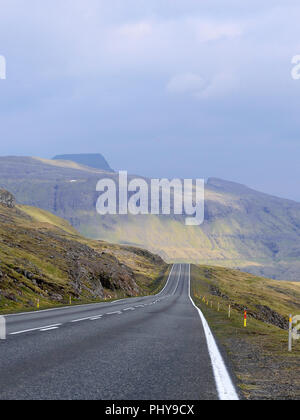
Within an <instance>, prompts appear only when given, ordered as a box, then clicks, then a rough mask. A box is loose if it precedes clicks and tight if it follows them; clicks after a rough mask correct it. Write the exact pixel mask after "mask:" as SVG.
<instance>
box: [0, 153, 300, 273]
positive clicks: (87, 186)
mask: <svg viewBox="0 0 300 420" xmlns="http://www.w3.org/2000/svg"><path fill="white" fill-rule="evenodd" d="M102 178H111V179H113V180H115V181H116V182H117V181H118V174H116V173H111V172H103V171H101V170H99V169H95V168H90V167H86V166H82V165H80V164H78V163H75V162H70V161H59V160H57V161H55V160H45V159H40V158H26V157H2V158H1V157H0V187H3V188H6V189H7V190H9V191H11V192H13V193H14V195H15V196H16V199H17V201H18V202H19V203H25V204H27V205H30V206H36V207H39V208H42V209H45V210H47V211H49V212H51V213H53V214H55V215H56V216H59V217H62V218H64V219H66V220H68V221H69V222H70V223H71V225H72V226H73V227H75V228H76V229H78V231H79V232H80V233H81V234H82V235H84V236H86V237H89V238H93V239H102V240H107V241H109V242H113V243H120V244H130V245H134V246H139V247H143V248H146V249H148V250H149V251H151V252H154V253H155V254H159V255H160V256H162V257H163V258H164V259H165V260H167V261H170V262H171V261H175V262H176V261H182V262H194V263H197V264H208V265H215V266H225V267H230V268H238V269H241V270H244V271H248V272H250V273H252V274H255V275H260V276H266V277H269V278H274V279H282V280H292V281H299V279H300V204H299V203H297V202H293V201H290V200H285V199H282V198H277V197H273V196H270V195H267V194H263V193H260V192H257V191H255V190H252V189H250V188H248V187H246V186H244V185H240V184H236V183H233V182H228V181H224V180H220V179H215V178H211V179H209V180H208V182H207V184H206V192H205V222H204V224H203V225H202V226H192V227H191V226H185V224H184V220H183V217H181V216H154V215H149V216H132V215H128V216H127V215H125V216H119V215H117V216H111V215H107V216H100V215H98V214H97V212H96V202H97V199H98V196H99V193H97V192H96V184H97V182H98V181H99V179H102Z"/></svg>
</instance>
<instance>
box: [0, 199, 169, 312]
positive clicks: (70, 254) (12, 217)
mask: <svg viewBox="0 0 300 420" xmlns="http://www.w3.org/2000/svg"><path fill="white" fill-rule="evenodd" d="M167 270H168V265H167V264H165V263H164V262H163V261H162V260H161V259H160V258H159V257H156V256H154V255H153V254H151V253H149V252H147V251H143V250H141V249H137V248H133V247H128V246H127V247H126V246H120V245H112V244H109V243H105V242H101V241H93V240H89V239H86V238H84V237H82V236H81V235H80V234H79V233H78V232H76V230H75V229H73V228H72V227H71V225H69V223H68V222H66V221H65V220H63V219H60V218H58V217H56V216H54V215H52V214H51V213H48V212H46V211H44V210H40V209H37V208H34V207H29V206H17V207H16V208H14V209H8V208H6V207H4V206H2V205H0V313H2V314H6V313H12V312H18V311H22V312H23V311H31V310H35V309H37V299H39V301H40V309H48V308H51V307H59V306H65V305H67V304H69V298H70V296H71V297H72V304H86V303H95V302H102V301H110V300H113V299H118V298H123V297H134V296H138V295H144V294H151V293H155V292H156V290H158V289H159V288H160V287H163V285H164V282H165V275H166V272H167Z"/></svg>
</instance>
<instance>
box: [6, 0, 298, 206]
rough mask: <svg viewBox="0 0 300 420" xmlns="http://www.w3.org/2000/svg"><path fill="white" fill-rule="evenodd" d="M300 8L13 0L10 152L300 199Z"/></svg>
mask: <svg viewBox="0 0 300 420" xmlns="http://www.w3.org/2000/svg"><path fill="white" fill-rule="evenodd" d="M299 19H300V3H299V0H294V1H291V0H272V1H264V2H262V1H261V0H260V1H258V0H243V1H240V0H237V1H235V0H226V2H225V1H224V0H51V1H50V0H43V1H42V2H41V1H40V0H1V4H0V55H1V56H4V57H5V60H6V80H0V155H26V156H41V157H45V158H51V157H53V156H54V155H57V154H65V153H102V154H103V155H104V156H105V157H106V159H107V160H108V161H109V163H110V165H111V166H112V167H113V168H115V169H116V170H128V171H129V172H130V173H133V174H139V175H143V176H149V177H168V178H173V177H185V178H202V177H204V178H208V177H218V178H223V179H226V180H231V181H236V182H239V183H242V184H246V185H248V186H250V187H253V188H255V189H258V190H260V191H264V192H267V193H270V194H273V195H277V196H281V197H286V198H290V199H293V200H296V201H300V189H299V179H300V159H299V157H300V136H299V131H300V118H299V108H300V79H298V80H294V79H293V78H292V76H291V71H292V69H293V67H294V64H292V58H293V57H294V56H295V55H300V26H299ZM0 63H1V61H0ZM299 73H300V72H299ZM0 74H1V69H0Z"/></svg>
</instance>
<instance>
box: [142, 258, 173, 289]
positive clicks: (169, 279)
mask: <svg viewBox="0 0 300 420" xmlns="http://www.w3.org/2000/svg"><path fill="white" fill-rule="evenodd" d="M174 267H175V264H173V265H172V268H171V271H170V274H169V277H168V280H167V283H166V284H165V287H164V288H163V289H162V290H161V291H160V292H159V293H157V295H155V297H156V296H159V295H161V294H162V292H163V291H164V290H165V288H166V287H167V286H168V284H169V281H170V278H171V275H172V273H173V270H174ZM148 297H149V296H148Z"/></svg>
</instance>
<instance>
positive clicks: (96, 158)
mask: <svg viewBox="0 0 300 420" xmlns="http://www.w3.org/2000/svg"><path fill="white" fill-rule="evenodd" d="M53 160H64V161H71V162H75V163H79V164H80V165H84V166H90V167H91V168H95V169H102V170H103V171H107V172H114V171H113V169H111V167H110V166H109V164H108V163H107V161H106V159H105V158H104V157H103V156H102V155H100V154H99V153H96V154H93V153H90V154H79V155H58V156H55V157H54V158H53Z"/></svg>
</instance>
